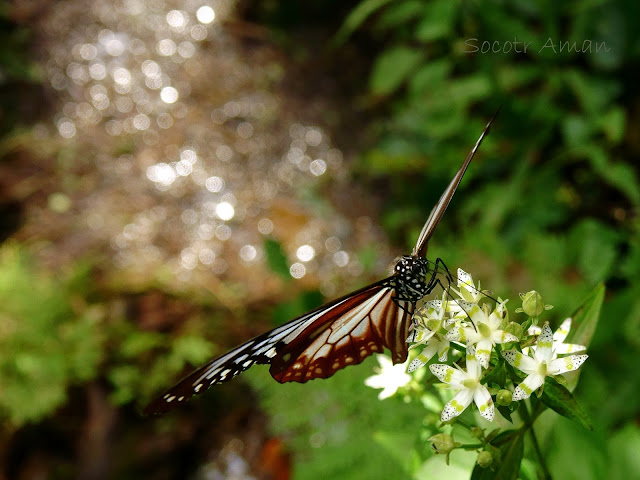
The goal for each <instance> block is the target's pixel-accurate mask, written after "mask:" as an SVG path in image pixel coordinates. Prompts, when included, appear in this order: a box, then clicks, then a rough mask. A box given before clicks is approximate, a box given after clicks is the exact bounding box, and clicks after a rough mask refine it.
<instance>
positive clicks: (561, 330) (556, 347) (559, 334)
mask: <svg viewBox="0 0 640 480" xmlns="http://www.w3.org/2000/svg"><path fill="white" fill-rule="evenodd" d="M570 330H571V317H569V318H567V319H565V321H564V322H562V325H560V326H559V327H558V329H557V330H556V331H555V332H553V357H552V358H557V357H558V355H566V354H567V353H576V352H582V351H584V350H586V349H587V347H585V346H584V345H578V344H575V343H564V341H565V339H566V338H567V335H569V331H570ZM541 332H542V329H541V328H540V327H538V326H536V325H531V327H529V330H527V333H528V334H529V335H540V333H541ZM531 348H532V349H533V350H535V348H536V347H535V346H533V347H531ZM522 353H524V354H525V355H527V354H528V353H529V349H528V348H523V349H522Z"/></svg>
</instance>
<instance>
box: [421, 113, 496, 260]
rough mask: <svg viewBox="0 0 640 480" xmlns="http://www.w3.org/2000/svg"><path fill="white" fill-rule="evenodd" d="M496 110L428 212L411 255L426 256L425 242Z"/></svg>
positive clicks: (436, 224) (485, 133) (443, 210)
mask: <svg viewBox="0 0 640 480" xmlns="http://www.w3.org/2000/svg"><path fill="white" fill-rule="evenodd" d="M498 112H500V110H499V109H498V111H497V112H496V113H495V114H494V115H493V117H491V119H490V120H489V122H487V126H486V127H484V130H483V132H482V134H481V135H480V138H478V141H477V142H476V144H475V145H474V147H473V148H472V149H471V151H470V152H469V155H467V158H465V160H464V162H462V166H461V167H460V170H458V173H456V174H455V176H454V177H453V179H452V180H451V183H449V186H448V187H447V188H446V190H445V191H444V193H443V194H442V196H441V197H440V200H438V203H436V206H435V207H433V210H431V213H430V214H429V218H427V222H426V223H425V224H424V227H422V231H421V232H420V235H419V236H418V241H417V242H416V246H415V248H414V249H413V253H412V255H415V256H419V257H426V256H427V246H428V245H427V244H428V242H429V238H431V235H432V234H433V232H434V230H435V229H436V227H437V226H438V223H440V219H441V218H442V215H444V212H445V210H446V209H447V207H448V206H449V202H451V199H452V198H453V194H454V193H456V188H458V185H459V184H460V180H462V177H463V176H464V172H466V171H467V167H468V166H469V163H471V160H473V156H474V155H475V154H476V152H477V151H478V148H479V147H480V144H481V143H482V140H483V139H484V137H485V136H486V135H487V133H488V132H489V127H491V123H492V122H493V120H494V119H495V118H496V115H498Z"/></svg>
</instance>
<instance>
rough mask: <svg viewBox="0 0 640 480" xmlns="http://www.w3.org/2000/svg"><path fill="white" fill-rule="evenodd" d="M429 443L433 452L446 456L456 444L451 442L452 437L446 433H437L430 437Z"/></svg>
mask: <svg viewBox="0 0 640 480" xmlns="http://www.w3.org/2000/svg"><path fill="white" fill-rule="evenodd" d="M429 441H430V442H431V448H433V451H434V452H436V453H441V454H446V455H448V454H449V453H450V452H451V451H452V450H453V449H454V448H456V446H457V445H456V442H454V441H453V437H452V436H451V435H449V434H448V433H438V434H437V435H434V436H433V437H431V438H430V439H429Z"/></svg>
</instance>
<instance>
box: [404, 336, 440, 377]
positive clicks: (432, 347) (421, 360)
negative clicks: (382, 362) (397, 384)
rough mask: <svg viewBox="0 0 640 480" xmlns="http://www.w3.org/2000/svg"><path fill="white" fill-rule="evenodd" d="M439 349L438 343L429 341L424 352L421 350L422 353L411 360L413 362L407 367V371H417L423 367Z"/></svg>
mask: <svg viewBox="0 0 640 480" xmlns="http://www.w3.org/2000/svg"><path fill="white" fill-rule="evenodd" d="M437 351H438V343H437V342H429V344H428V345H427V346H426V347H425V348H424V349H423V350H422V352H420V354H419V355H418V356H417V357H416V358H414V359H413V360H411V363H410V364H409V368H408V369H407V371H408V372H409V373H411V372H414V371H416V370H417V369H419V368H420V367H422V366H423V365H424V364H426V363H427V362H428V361H429V360H431V357H433V356H434V355H435V354H436V352H437Z"/></svg>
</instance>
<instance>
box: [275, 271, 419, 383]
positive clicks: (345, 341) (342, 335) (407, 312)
mask: <svg viewBox="0 0 640 480" xmlns="http://www.w3.org/2000/svg"><path fill="white" fill-rule="evenodd" d="M392 278H393V277H392ZM392 278H388V279H386V280H383V281H381V282H378V283H376V284H374V285H371V286H370V287H368V288H366V289H363V290H361V291H359V292H358V293H356V294H352V295H350V296H349V297H347V298H346V299H344V300H343V301H342V302H340V303H337V304H336V305H334V306H332V308H331V309H327V310H325V311H322V312H319V313H318V315H317V316H316V318H314V320H313V322H312V323H311V324H309V325H308V326H307V327H306V328H305V329H304V330H303V331H302V332H300V333H299V334H298V335H296V336H295V337H292V338H288V339H286V340H285V342H284V343H283V344H282V346H281V347H280V348H278V353H277V355H276V356H275V357H274V358H273V359H272V360H271V368H270V370H269V371H270V373H271V376H273V378H275V379H276V380H277V381H279V382H281V383H284V382H300V383H304V382H306V381H308V380H313V379H314V378H327V377H330V376H331V375H333V374H334V373H335V372H336V371H338V370H340V369H342V368H344V367H346V366H348V365H355V364H358V363H361V362H362V361H363V360H364V359H365V358H366V357H368V356H369V355H371V354H372V353H374V352H382V351H383V350H384V348H385V347H386V348H388V349H389V350H390V351H391V355H392V357H393V362H394V363H402V362H404V361H405V360H406V358H407V343H406V339H407V335H408V332H409V324H410V321H411V314H412V313H413V303H411V302H408V301H403V300H398V299H394V296H395V291H394V288H393V286H392Z"/></svg>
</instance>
